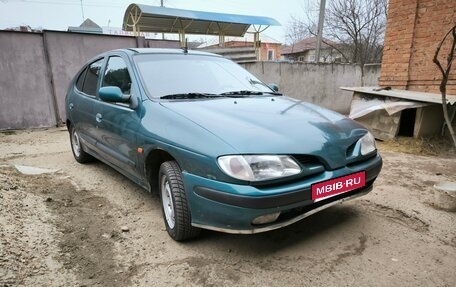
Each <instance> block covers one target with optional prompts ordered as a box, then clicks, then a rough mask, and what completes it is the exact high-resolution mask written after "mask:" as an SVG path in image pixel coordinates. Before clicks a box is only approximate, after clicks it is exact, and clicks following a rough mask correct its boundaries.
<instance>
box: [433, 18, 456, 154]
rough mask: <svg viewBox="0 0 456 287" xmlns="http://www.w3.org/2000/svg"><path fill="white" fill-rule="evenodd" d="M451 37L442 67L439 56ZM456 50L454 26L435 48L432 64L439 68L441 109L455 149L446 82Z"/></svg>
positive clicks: (455, 137)
mask: <svg viewBox="0 0 456 287" xmlns="http://www.w3.org/2000/svg"><path fill="white" fill-rule="evenodd" d="M450 35H451V36H452V39H450V40H449V41H450V45H449V46H450V49H449V51H448V55H447V57H446V65H445V66H443V65H442V64H441V62H440V60H439V54H440V51H441V49H442V46H443V45H444V43H445V41H446V40H447V38H449V37H450ZM455 49H456V26H453V28H451V29H450V30H449V31H448V32H447V33H446V34H445V37H443V39H442V41H440V43H439V45H438V46H437V50H436V51H435V54H434V58H433V62H434V63H435V64H436V65H437V67H438V68H439V71H440V72H441V73H442V81H441V82H440V93H441V94H442V108H443V117H444V118H445V123H446V125H447V127H448V130H449V131H450V135H451V138H452V139H453V144H454V146H455V147H456V135H455V134H454V130H453V126H452V125H451V120H450V117H449V116H448V107H447V102H446V86H447V83H448V80H449V78H450V71H451V66H452V64H453V60H454V56H455V55H454V53H455Z"/></svg>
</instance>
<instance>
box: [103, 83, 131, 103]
mask: <svg viewBox="0 0 456 287" xmlns="http://www.w3.org/2000/svg"><path fill="white" fill-rule="evenodd" d="M98 95H99V96H100V99H102V100H103V101H105V102H110V103H127V102H128V101H129V100H130V95H124V94H123V93H122V91H121V90H120V88H119V87H115V86H108V87H102V88H100V90H99V91H98Z"/></svg>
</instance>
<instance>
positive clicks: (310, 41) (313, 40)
mask: <svg viewBox="0 0 456 287" xmlns="http://www.w3.org/2000/svg"><path fill="white" fill-rule="evenodd" d="M328 44H329V45H328ZM336 44H337V43H336V42H334V41H331V40H329V39H325V38H323V40H322V42H321V48H322V49H327V48H330V47H331V46H330V45H336ZM316 47H317V37H309V38H305V39H303V40H301V41H299V42H296V43H294V44H292V45H289V46H285V47H283V48H282V52H281V53H282V55H287V54H296V53H302V52H305V51H309V50H315V49H316Z"/></svg>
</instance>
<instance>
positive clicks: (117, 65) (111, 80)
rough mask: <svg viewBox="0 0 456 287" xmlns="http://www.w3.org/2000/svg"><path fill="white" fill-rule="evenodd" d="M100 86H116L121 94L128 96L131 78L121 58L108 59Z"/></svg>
mask: <svg viewBox="0 0 456 287" xmlns="http://www.w3.org/2000/svg"><path fill="white" fill-rule="evenodd" d="M102 86H103V87H106V86H116V87H119V88H120V90H121V91H122V93H123V94H125V95H129V94H130V89H131V78H130V74H129V73H128V69H127V65H126V63H125V61H124V60H123V59H122V58H121V57H116V56H114V57H109V60H108V65H107V66H106V72H105V74H104V78H103V85H102Z"/></svg>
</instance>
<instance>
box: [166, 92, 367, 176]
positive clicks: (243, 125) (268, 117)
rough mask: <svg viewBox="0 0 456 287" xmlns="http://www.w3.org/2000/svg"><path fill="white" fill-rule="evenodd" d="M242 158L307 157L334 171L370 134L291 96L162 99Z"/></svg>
mask: <svg viewBox="0 0 456 287" xmlns="http://www.w3.org/2000/svg"><path fill="white" fill-rule="evenodd" d="M161 105H163V106H164V107H166V108H168V109H170V110H172V111H174V112H176V113H178V114H180V115H182V116H184V117H186V118H187V119H188V120H190V121H192V122H194V123H196V124H197V125H199V126H201V127H203V128H204V129H206V130H208V131H209V132H211V133H212V134H214V135H215V136H217V137H219V138H220V139H222V140H223V141H224V142H226V143H227V144H229V145H230V146H232V147H233V148H234V149H235V150H237V151H238V152H239V153H240V154H307V155H314V156H317V157H320V158H321V159H322V160H324V161H325V162H326V164H327V165H328V166H329V167H330V168H333V169H335V168H338V167H341V166H344V165H345V164H346V158H347V149H348V148H349V147H350V146H351V145H352V144H353V143H355V142H356V141H357V140H358V139H359V138H360V137H362V136H363V135H364V134H365V133H366V129H365V128H363V127H362V126H361V125H359V124H357V123H356V122H354V121H352V120H350V119H348V118H346V117H344V116H342V115H340V114H338V113H336V112H333V111H330V110H327V109H324V108H321V107H318V106H316V105H313V104H310V103H306V102H303V101H299V100H296V99H292V98H289V97H249V98H220V99H207V100H190V101H189V100H186V101H163V102H161Z"/></svg>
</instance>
